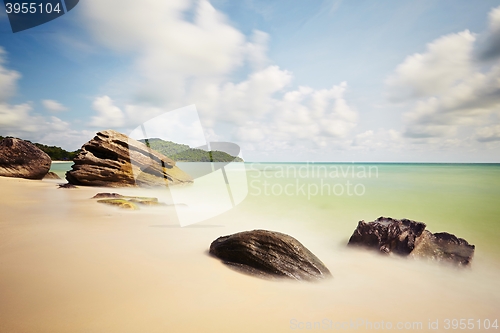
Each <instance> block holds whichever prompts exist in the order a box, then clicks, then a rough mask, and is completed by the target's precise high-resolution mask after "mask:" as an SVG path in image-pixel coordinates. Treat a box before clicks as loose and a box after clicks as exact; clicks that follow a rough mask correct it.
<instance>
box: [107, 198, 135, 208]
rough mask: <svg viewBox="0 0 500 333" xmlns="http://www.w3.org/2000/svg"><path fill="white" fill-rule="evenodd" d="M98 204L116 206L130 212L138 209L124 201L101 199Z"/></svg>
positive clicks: (133, 204)
mask: <svg viewBox="0 0 500 333" xmlns="http://www.w3.org/2000/svg"><path fill="white" fill-rule="evenodd" d="M97 202H99V203H103V204H107V205H112V206H118V207H120V208H123V209H130V210H138V209H139V207H137V205H136V204H135V203H133V202H130V201H128V200H125V199H101V200H97Z"/></svg>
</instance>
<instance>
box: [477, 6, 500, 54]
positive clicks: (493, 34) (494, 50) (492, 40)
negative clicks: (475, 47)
mask: <svg viewBox="0 0 500 333" xmlns="http://www.w3.org/2000/svg"><path fill="white" fill-rule="evenodd" d="M482 42H483V43H482V44H481V45H480V47H479V51H478V54H479V57H480V58H481V59H482V60H490V59H495V58H498V57H499V56H500V7H497V8H495V9H493V10H492V11H491V12H490V14H489V29H488V32H487V33H486V36H485V37H484V39H483V41H482Z"/></svg>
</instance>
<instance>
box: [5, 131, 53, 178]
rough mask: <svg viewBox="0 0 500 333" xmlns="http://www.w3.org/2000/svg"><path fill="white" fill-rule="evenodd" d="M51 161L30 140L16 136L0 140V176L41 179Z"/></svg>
mask: <svg viewBox="0 0 500 333" xmlns="http://www.w3.org/2000/svg"><path fill="white" fill-rule="evenodd" d="M51 163H52V161H51V160H50V157H49V155H47V154H46V153H45V152H44V151H42V150H41V149H39V148H38V147H37V146H35V145H34V144H32V143H31V142H28V141H24V140H21V139H17V138H5V139H3V140H1V141H0V176H3V177H16V178H26V179H43V177H45V175H46V174H47V172H49V169H50V165H51Z"/></svg>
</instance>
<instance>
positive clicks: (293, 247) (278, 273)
mask: <svg viewBox="0 0 500 333" xmlns="http://www.w3.org/2000/svg"><path fill="white" fill-rule="evenodd" d="M210 254H212V255H213V256H215V257H217V258H219V259H221V260H223V261H224V263H225V264H228V265H231V266H233V267H235V268H237V269H239V270H241V271H243V272H245V273H249V274H252V275H260V276H265V277H284V278H290V279H295V280H320V279H324V278H326V277H329V276H331V274H330V271H329V270H328V268H326V267H325V265H324V264H323V263H322V262H321V261H320V260H319V259H318V258H317V257H316V256H315V255H314V254H312V253H311V252H310V251H309V250H308V249H307V248H305V247H304V246H303V245H302V244H301V243H300V242H299V241H297V240H296V239H295V238H293V237H291V236H288V235H285V234H282V233H279V232H273V231H267V230H253V231H245V232H240V233H236V234H233V235H230V236H224V237H219V238H217V239H216V240H215V241H213V242H212V244H211V245H210Z"/></svg>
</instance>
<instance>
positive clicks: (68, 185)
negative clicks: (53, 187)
mask: <svg viewBox="0 0 500 333" xmlns="http://www.w3.org/2000/svg"><path fill="white" fill-rule="evenodd" d="M58 186H59V187H58V188H77V187H76V186H75V185H73V184H70V183H66V184H58Z"/></svg>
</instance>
